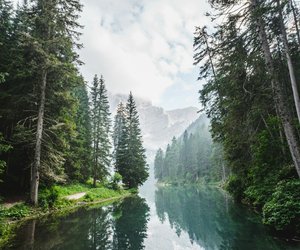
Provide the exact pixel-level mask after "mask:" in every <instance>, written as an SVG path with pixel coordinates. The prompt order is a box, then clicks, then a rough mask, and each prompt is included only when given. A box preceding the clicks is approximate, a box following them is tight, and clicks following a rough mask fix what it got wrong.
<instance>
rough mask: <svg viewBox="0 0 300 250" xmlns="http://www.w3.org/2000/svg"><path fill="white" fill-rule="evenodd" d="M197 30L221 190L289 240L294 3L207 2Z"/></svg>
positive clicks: (296, 168)
mask: <svg viewBox="0 0 300 250" xmlns="http://www.w3.org/2000/svg"><path fill="white" fill-rule="evenodd" d="M210 3H211V6H212V11H211V13H207V16H208V17H209V18H210V19H211V22H212V23H211V25H213V27H214V29H210V28H209V27H206V26H202V27H200V26H199V27H197V28H196V30H195V34H194V35H195V38H194V49H195V54H194V62H195V65H198V66H199V68H200V74H199V79H205V81H206V84H205V85H204V87H203V88H202V89H201V90H200V92H199V94H200V101H201V103H202V105H203V107H204V109H205V111H206V114H207V115H208V117H209V118H210V121H211V133H212V137H213V140H214V141H215V142H218V143H220V144H221V145H222V149H223V151H224V157H225V162H226V165H227V167H228V168H229V169H230V173H231V174H230V176H228V179H227V182H226V185H225V188H226V189H227V190H228V191H229V192H230V193H231V194H232V195H233V196H234V197H235V198H236V199H237V200H239V201H242V202H243V203H246V204H249V205H251V206H253V207H255V208H256V209H257V210H258V211H260V212H261V214H262V217H263V222H264V223H265V224H266V225H270V226H271V227H272V228H274V229H275V230H277V231H280V232H284V233H285V234H286V235H299V233H300V216H299V215H300V196H299V195H300V180H299V177H300V154H299V153H300V146H299V121H300V102H299V81H300V71H299V69H300V67H299V63H300V31H299V8H298V4H297V3H296V1H293V0H291V1H280V0H267V1H260V0H251V1H235V0H233V1H222V0H220V1H218V0H212V1H210Z"/></svg>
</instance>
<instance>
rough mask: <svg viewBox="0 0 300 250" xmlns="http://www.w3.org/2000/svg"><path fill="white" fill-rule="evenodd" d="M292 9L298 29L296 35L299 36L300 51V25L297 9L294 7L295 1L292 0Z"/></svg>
mask: <svg viewBox="0 0 300 250" xmlns="http://www.w3.org/2000/svg"><path fill="white" fill-rule="evenodd" d="M291 8H292V12H293V18H294V22H295V27H296V35H297V39H298V47H299V50H300V32H299V25H298V20H297V14H296V8H295V6H294V0H291Z"/></svg>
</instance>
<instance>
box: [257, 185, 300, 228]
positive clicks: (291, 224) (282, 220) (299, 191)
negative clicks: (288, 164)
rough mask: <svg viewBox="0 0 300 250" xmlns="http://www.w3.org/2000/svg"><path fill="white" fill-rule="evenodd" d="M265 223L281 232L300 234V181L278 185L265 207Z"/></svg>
mask: <svg viewBox="0 0 300 250" xmlns="http://www.w3.org/2000/svg"><path fill="white" fill-rule="evenodd" d="M263 222H264V223H265V224H267V225H271V226H272V227H275V228H276V229H277V230H280V231H285V232H289V233H292V234H294V233H300V180H286V181H281V182H280V183H278V185H277V187H276V188H275V190H273V193H272V195H271V196H270V199H269V201H268V202H266V203H265V205H264V207H263Z"/></svg>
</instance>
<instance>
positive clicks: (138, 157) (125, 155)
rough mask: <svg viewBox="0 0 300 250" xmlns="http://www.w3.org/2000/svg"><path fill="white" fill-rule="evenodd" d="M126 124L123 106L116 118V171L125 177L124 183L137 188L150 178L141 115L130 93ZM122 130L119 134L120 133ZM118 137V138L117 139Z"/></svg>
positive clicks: (126, 109)
mask: <svg viewBox="0 0 300 250" xmlns="http://www.w3.org/2000/svg"><path fill="white" fill-rule="evenodd" d="M125 111H126V115H125V124H122V123H123V121H124V114H123V110H122V107H121V109H119V112H118V114H117V116H116V119H115V120H118V121H119V123H117V124H115V128H118V129H115V135H114V138H115V140H114V141H115V143H117V148H116V149H115V158H116V165H115V166H116V171H117V172H119V174H121V175H122V177H123V183H124V184H125V185H126V186H127V187H128V188H137V187H138V186H139V185H141V184H143V182H144V181H146V179H147V178H148V167H147V165H146V156H145V149H144V147H143V143H142V135H141V129H140V124H139V116H138V112H137V109H136V104H135V101H134V99H133V96H132V94H131V93H130V95H129V98H128V101H127V104H126V108H125ZM120 121H121V122H120ZM120 131H122V132H121V133H120V134H119V135H118V133H119V132H120ZM117 138H118V139H117Z"/></svg>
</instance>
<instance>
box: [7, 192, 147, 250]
mask: <svg viewBox="0 0 300 250" xmlns="http://www.w3.org/2000/svg"><path fill="white" fill-rule="evenodd" d="M148 218H149V207H148V205H147V203H146V202H145V200H144V199H142V198H140V197H139V196H134V197H130V198H126V199H125V200H124V201H122V202H121V203H116V204H114V205H112V206H107V207H98V208H91V209H86V208H82V209H79V210H78V211H76V212H74V213H72V214H69V215H67V216H62V217H55V218H47V219H45V220H42V221H36V220H33V221H30V222H28V223H27V224H26V225H24V226H23V227H22V228H21V229H20V231H19V232H18V234H17V238H16V239H15V242H14V244H13V246H12V247H11V249H24V250H25V249H26V250H27V249H64V250H67V249H70V250H71V249H72V250H73V249H144V248H145V247H144V239H145V237H147V220H148Z"/></svg>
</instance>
